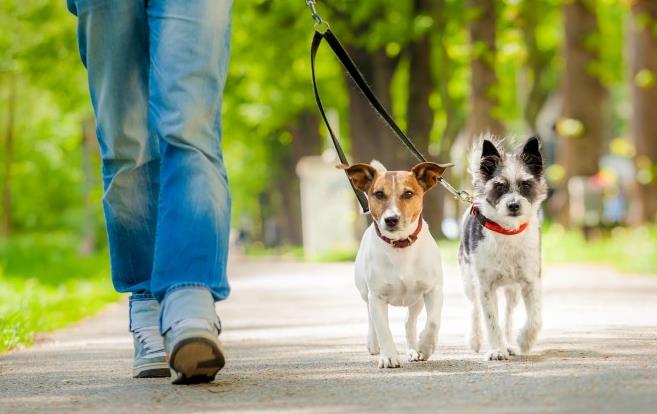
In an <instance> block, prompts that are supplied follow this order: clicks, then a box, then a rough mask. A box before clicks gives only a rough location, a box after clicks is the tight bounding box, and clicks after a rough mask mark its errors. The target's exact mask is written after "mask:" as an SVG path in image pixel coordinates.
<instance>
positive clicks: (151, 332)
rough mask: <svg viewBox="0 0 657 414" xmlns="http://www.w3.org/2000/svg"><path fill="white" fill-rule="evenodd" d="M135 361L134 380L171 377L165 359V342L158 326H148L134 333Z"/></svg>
mask: <svg viewBox="0 0 657 414" xmlns="http://www.w3.org/2000/svg"><path fill="white" fill-rule="evenodd" d="M133 339H134V344H135V360H134V362H133V364H132V376H133V378H163V377H169V376H171V372H170V370H169V364H168V363H167V361H166V359H165V353H164V341H163V340H162V336H160V329H159V328H158V327H157V326H147V327H144V328H140V329H137V330H135V331H134V332H133Z"/></svg>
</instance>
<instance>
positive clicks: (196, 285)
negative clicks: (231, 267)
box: [164, 282, 214, 299]
mask: <svg viewBox="0 0 657 414" xmlns="http://www.w3.org/2000/svg"><path fill="white" fill-rule="evenodd" d="M189 288H197V289H207V290H208V291H209V292H210V294H212V289H210V287H209V286H208V285H207V284H205V283H201V282H181V283H176V284H173V285H171V286H169V288H168V289H167V290H166V292H164V297H165V298H166V297H167V295H168V294H169V293H171V292H173V291H175V290H178V289H189ZM213 299H214V295H213Z"/></svg>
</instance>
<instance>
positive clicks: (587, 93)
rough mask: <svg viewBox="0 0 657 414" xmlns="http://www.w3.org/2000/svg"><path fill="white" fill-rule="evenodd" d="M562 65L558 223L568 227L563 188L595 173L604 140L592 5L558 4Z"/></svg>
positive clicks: (578, 0)
mask: <svg viewBox="0 0 657 414" xmlns="http://www.w3.org/2000/svg"><path fill="white" fill-rule="evenodd" d="M563 14H564V28H565V35H566V37H565V45H564V55H565V61H566V67H565V71H564V73H563V78H562V85H561V93H562V96H563V107H562V112H561V117H560V119H559V120H558V122H557V133H558V134H559V136H560V137H561V140H560V142H559V152H558V159H559V162H560V163H561V165H562V166H563V167H564V171H565V179H564V181H563V182H562V185H561V190H562V191H561V197H562V199H561V205H560V207H561V208H560V211H561V216H560V221H561V222H562V223H564V224H568V208H567V206H568V194H567V191H566V189H567V183H568V180H569V179H570V178H571V177H574V176H591V175H594V174H596V173H597V172H598V160H599V159H600V155H601V154H602V145H603V135H604V127H605V122H604V105H605V97H606V90H605V88H604V86H603V84H602V82H601V79H600V76H599V72H598V71H597V69H596V68H597V67H598V61H599V56H600V51H599V47H600V37H599V30H598V22H597V18H596V12H595V1H593V0H573V1H571V2H567V3H565V4H564V5H563Z"/></svg>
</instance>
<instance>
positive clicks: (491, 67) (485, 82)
mask: <svg viewBox="0 0 657 414" xmlns="http://www.w3.org/2000/svg"><path fill="white" fill-rule="evenodd" d="M496 3H497V2H496V1H494V0H469V5H470V8H471V10H470V12H471V13H472V15H471V16H470V22H469V29H470V47H471V60H470V64H471V79H470V109H471V114H470V120H469V125H468V135H469V137H470V139H473V138H474V137H476V136H477V135H479V134H481V133H485V132H491V133H493V134H495V135H503V134H504V125H503V124H502V122H501V121H500V120H499V119H498V117H497V116H496V115H495V110H496V107H497V104H498V100H497V96H496V92H495V86H496V84H497V74H496V73H495V61H496V52H497V48H496V44H495V35H496V20H497V18H496V10H495V7H496Z"/></svg>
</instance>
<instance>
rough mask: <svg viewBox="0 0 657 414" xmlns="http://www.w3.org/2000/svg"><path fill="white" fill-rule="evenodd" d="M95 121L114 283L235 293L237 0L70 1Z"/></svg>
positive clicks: (150, 289) (143, 294)
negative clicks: (229, 143)
mask: <svg viewBox="0 0 657 414" xmlns="http://www.w3.org/2000/svg"><path fill="white" fill-rule="evenodd" d="M68 6H69V10H71V12H73V13H74V14H75V15H77V16H78V41H79V47H80V55H81V57H82V62H83V64H84V65H85V67H86V68H87V71H88V75H89V76H88V77H89V89H90V94H91V101H92V105H93V108H94V112H95V114H96V126H97V129H96V132H97V135H98V141H99V144H100V152H101V159H102V173H103V187H104V190H105V191H104V194H103V209H104V213H105V221H106V225H107V233H108V238H109V250H110V262H111V268H112V281H113V283H114V287H115V288H116V290H118V291H119V292H132V293H133V297H134V298H135V299H148V298H153V297H154V298H156V299H157V300H158V301H162V300H163V298H164V296H165V295H166V294H167V293H168V292H170V291H172V290H174V289H178V288H183V287H205V288H208V289H209V290H210V291H211V292H212V296H213V297H214V299H215V300H222V299H224V298H226V297H227V296H228V294H229V291H230V287H229V285H228V280H227V278H226V259H227V255H228V234H229V228H230V194H229V191H228V182H227V178H226V170H225V167H224V161H223V156H222V151H221V100H222V93H223V89H224V84H225V80H226V66H227V64H228V56H229V38H230V14H231V6H232V5H231V0H185V1H180V0H68Z"/></svg>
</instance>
